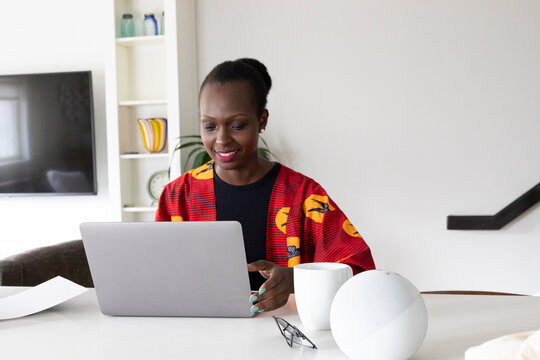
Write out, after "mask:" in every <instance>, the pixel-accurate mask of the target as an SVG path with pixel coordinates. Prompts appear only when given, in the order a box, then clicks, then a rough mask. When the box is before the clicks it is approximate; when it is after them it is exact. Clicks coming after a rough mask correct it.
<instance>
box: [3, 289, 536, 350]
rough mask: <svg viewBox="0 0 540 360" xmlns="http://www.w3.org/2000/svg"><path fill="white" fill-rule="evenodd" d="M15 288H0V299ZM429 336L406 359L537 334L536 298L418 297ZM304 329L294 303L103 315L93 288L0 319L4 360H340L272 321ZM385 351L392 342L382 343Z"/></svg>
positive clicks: (315, 337) (328, 345)
mask: <svg viewBox="0 0 540 360" xmlns="http://www.w3.org/2000/svg"><path fill="white" fill-rule="evenodd" d="M21 289H22V288H13V287H0V297H3V296H7V295H9V294H13V293H15V292H18V291H21ZM423 296H424V299H425V301H426V305H427V308H428V313H429V328H428V334H427V337H426V340H425V342H424V344H423V345H422V348H421V349H420V351H419V352H418V353H417V354H416V355H415V356H414V357H413V359H426V360H427V359H429V360H437V359H445V360H449V359H463V356H464V352H465V350H466V349H467V348H468V347H470V346H474V345H478V344H480V343H482V342H484V341H486V340H489V339H492V338H495V337H498V336H501V335H504V334H509V333H514V332H520V331H526V330H535V329H540V297H521V296H470V295H423ZM272 315H279V316H282V317H284V318H285V319H287V320H288V321H289V322H291V323H292V324H293V325H296V326H298V327H299V328H300V329H301V330H304V329H303V327H302V324H301V322H300V320H299V318H298V315H297V313H296V309H295V305H294V300H293V299H291V300H290V301H289V303H288V304H287V305H286V306H285V307H283V308H281V309H279V310H277V311H274V312H269V313H261V314H259V315H257V316H256V317H255V318H251V319H219V318H134V317H109V316H104V315H102V314H101V313H100V312H99V308H98V305H97V300H96V296H95V292H94V290H93V289H92V290H90V291H88V292H87V293H85V294H83V295H81V296H79V297H77V298H74V299H71V300H69V301H67V302H65V303H64V304H61V305H59V306H57V307H54V308H52V309H50V310H47V311H44V312H41V313H39V314H36V315H32V316H28V317H25V318H21V319H14V320H7V321H0V356H1V357H2V358H3V359H40V360H42V359H43V360H45V359H54V360H59V359H145V360H147V359H174V360H181V359H237V360H239V359H250V360H251V359H337V360H339V359H346V357H345V355H344V354H343V353H341V351H340V350H339V349H338V348H337V346H336V344H335V342H334V340H333V338H332V334H331V332H330V331H309V330H306V331H304V332H305V334H306V335H307V336H308V337H309V338H310V339H311V340H312V341H313V342H314V343H315V344H316V345H317V346H318V347H319V349H318V350H311V349H304V350H302V349H299V348H293V349H291V348H289V347H288V346H287V344H286V343H285V340H284V339H283V338H282V336H281V334H280V333H279V330H278V328H277V326H276V324H275V322H274V320H273V319H272V317H271V316H272ZM389 346H391V344H389Z"/></svg>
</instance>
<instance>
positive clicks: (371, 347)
mask: <svg viewBox="0 0 540 360" xmlns="http://www.w3.org/2000/svg"><path fill="white" fill-rule="evenodd" d="M330 324H331V328H332V335H333V336H334V339H335V341H336V343H337V345H338V346H339V348H340V349H341V350H342V351H343V352H344V353H345V354H346V355H347V356H348V357H350V358H352V359H378V360H405V359H408V358H410V357H411V356H412V355H413V354H414V353H415V352H416V351H418V349H419V348H420V346H421V345H422V342H423V341H424V338H425V336H426V331H427V311H426V306H425V304H424V300H423V299H422V296H421V295H420V292H419V291H418V289H416V287H415V286H414V285H413V284H412V283H411V282H410V281H409V280H407V279H405V278H404V277H402V276H400V275H399V274H396V273H393V272H389V271H383V270H370V271H365V272H362V273H360V274H358V275H356V276H354V277H352V278H350V279H349V280H347V282H345V283H344V284H343V286H342V287H341V288H340V289H339V290H338V292H337V293H336V296H335V297H334V300H333V302H332V306H331V308H330Z"/></svg>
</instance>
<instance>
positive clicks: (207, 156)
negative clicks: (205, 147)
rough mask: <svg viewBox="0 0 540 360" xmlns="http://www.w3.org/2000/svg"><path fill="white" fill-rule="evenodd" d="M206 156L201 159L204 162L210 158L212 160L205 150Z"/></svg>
mask: <svg viewBox="0 0 540 360" xmlns="http://www.w3.org/2000/svg"><path fill="white" fill-rule="evenodd" d="M205 154H206V156H203V161H204V163H205V164H206V163H207V162H209V161H210V160H212V157H211V156H210V155H209V154H208V153H207V152H206V151H205Z"/></svg>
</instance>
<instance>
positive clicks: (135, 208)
mask: <svg viewBox="0 0 540 360" xmlns="http://www.w3.org/2000/svg"><path fill="white" fill-rule="evenodd" d="M156 210H157V206H127V207H124V208H122V211H123V212H130V213H140V212H154V211H156Z"/></svg>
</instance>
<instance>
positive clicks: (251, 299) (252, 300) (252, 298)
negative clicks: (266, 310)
mask: <svg viewBox="0 0 540 360" xmlns="http://www.w3.org/2000/svg"><path fill="white" fill-rule="evenodd" d="M255 300H257V297H256V296H255V295H253V296H251V297H250V298H249V302H254V301H255Z"/></svg>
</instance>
